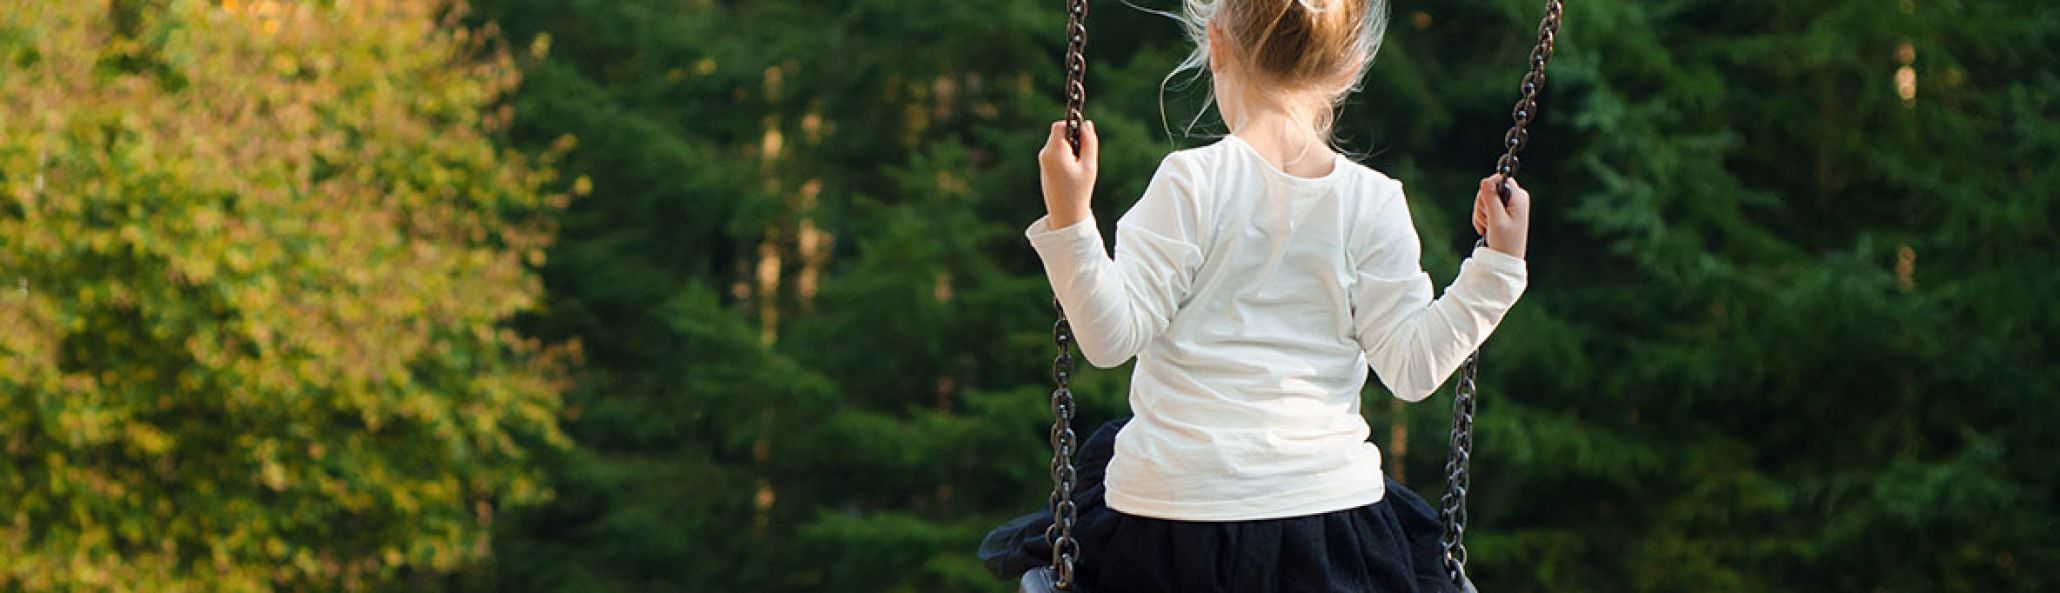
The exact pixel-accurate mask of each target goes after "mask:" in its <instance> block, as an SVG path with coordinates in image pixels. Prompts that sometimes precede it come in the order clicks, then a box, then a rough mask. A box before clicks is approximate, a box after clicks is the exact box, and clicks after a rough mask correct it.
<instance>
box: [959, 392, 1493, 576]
mask: <svg viewBox="0 0 2060 593" xmlns="http://www.w3.org/2000/svg"><path fill="white" fill-rule="evenodd" d="M1128 421H1129V419H1128V418H1122V419H1117V420H1111V421H1109V422H1108V423H1106V424H1103V425H1102V426H1101V427H1100V428H1098V429H1096V430H1095V431H1094V434H1093V435H1092V436H1089V437H1088V438H1087V441H1085V442H1083V443H1082V444H1081V448H1080V463H1079V472H1080V480H1079V486H1078V487H1077V488H1076V489H1075V491H1074V493H1073V497H1074V498H1073V500H1074V504H1076V505H1078V506H1079V521H1078V522H1077V523H1076V524H1075V525H1074V531H1073V537H1074V538H1075V539H1077V540H1079V542H1080V555H1081V559H1080V562H1079V564H1076V565H1075V572H1076V579H1075V580H1076V581H1077V586H1076V587H1075V590H1076V591H1083V592H1086V593H1159V592H1165V593H1176V592H1177V593H1229V592H1233V591H1234V592H1237V593H1446V592H1449V591H1455V590H1456V588H1454V587H1452V586H1451V585H1450V584H1449V583H1448V582H1447V580H1446V578H1445V573H1444V568H1443V566H1442V559H1443V557H1444V551H1443V549H1442V548H1441V547H1439V545H1438V537H1439V535H1440V534H1441V532H1442V529H1443V528H1442V527H1441V526H1440V525H1439V523H1438V515H1437V510H1436V509H1435V508H1433V507H1432V506H1431V505H1430V503H1428V502H1425V501H1424V499H1423V498H1422V497H1420V496H1417V495H1416V493H1415V492H1412V491H1410V490H1409V489H1408V488H1407V487H1404V486H1403V485H1402V484H1401V483H1399V482H1396V481H1395V480H1394V479H1393V478H1389V479H1388V490H1387V496H1385V497H1383V498H1382V499H1381V500H1380V502H1376V503H1373V504H1370V505H1366V506H1362V507H1355V508H1350V509H1343V510H1339V511H1333V512H1329V513H1321V514H1315V515H1305V516H1300V517H1286V518H1280V519H1264V520H1257V521H1172V520H1166V519H1155V518H1150V517H1139V516H1135V515H1127V514H1124V513H1122V512H1119V511H1116V510H1115V509H1111V508H1109V507H1108V506H1107V505H1106V504H1104V503H1103V502H1102V494H1103V492H1104V490H1105V487H1104V485H1103V476H1104V474H1105V472H1106V470H1107V468H1108V465H1109V457H1110V456H1111V455H1113V454H1114V452H1115V442H1116V432H1117V431H1118V430H1119V429H1121V428H1122V427H1123V424H1124V423H1126V422H1128ZM1048 507H1049V505H1047V508H1046V509H1044V510H1043V511H1040V512H1037V513H1031V514H1028V515H1024V516H1021V517H1017V518H1016V519H1014V520H1011V521H1009V522H1008V523H1005V524H1002V525H1001V526H1000V527H996V528H995V529H994V530H993V531H991V532H989V533H988V534H987V537H986V539H985V540H984V541H982V542H981V543H980V559H981V560H982V561H983V562H985V563H986V565H987V568H988V570H989V571H991V572H993V573H994V574H995V576H997V577H1000V578H1004V579H1015V578H1018V577H1020V576H1022V574H1023V573H1024V572H1027V571H1029V570H1031V569H1035V568H1039V567H1043V566H1045V565H1047V564H1050V562H1051V542H1049V541H1047V540H1046V539H1045V536H1044V531H1045V528H1046V527H1047V526H1049V525H1050V524H1051V510H1050V509H1049V508H1048Z"/></svg>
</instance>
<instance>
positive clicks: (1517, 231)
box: [1473, 174, 1531, 259]
mask: <svg viewBox="0 0 2060 593" xmlns="http://www.w3.org/2000/svg"><path fill="white" fill-rule="evenodd" d="M1502 183H1503V182H1502V175H1501V174H1495V175H1489V176H1487V177H1485V178H1482V179H1481V190H1480V192H1479V193H1476V194H1474V197H1473V230H1474V232H1477V233H1480V234H1481V237H1482V238H1484V239H1487V240H1488V248H1489V249H1493V250H1496V251H1500V252H1503V253H1506V254H1509V255H1511V256H1514V257H1516V258H1517V259H1523V257H1524V244H1525V243H1528V242H1530V237H1531V192H1528V191H1524V188H1523V186H1521V185H1517V184H1516V181H1515V180H1511V181H1509V203H1508V204H1504V203H1502V197H1501V192H1500V191H1497V190H1496V186H1499V185H1502Z"/></svg>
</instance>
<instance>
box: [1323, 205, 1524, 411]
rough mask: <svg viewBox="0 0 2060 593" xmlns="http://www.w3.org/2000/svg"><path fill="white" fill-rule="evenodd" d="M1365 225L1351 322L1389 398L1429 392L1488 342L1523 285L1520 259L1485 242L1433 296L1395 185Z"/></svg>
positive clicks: (1419, 396)
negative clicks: (1368, 230) (1366, 235)
mask: <svg viewBox="0 0 2060 593" xmlns="http://www.w3.org/2000/svg"><path fill="white" fill-rule="evenodd" d="M1378 210H1382V211H1383V212H1382V213H1381V214H1380V215H1379V216H1377V217H1376V218H1375V220H1374V221H1371V222H1370V223H1369V224H1368V227H1369V228H1371V229H1373V230H1374V233H1373V234H1372V235H1373V237H1372V239H1371V240H1370V241H1368V243H1370V247H1369V248H1367V249H1365V250H1364V251H1363V252H1361V253H1360V254H1358V255H1359V261H1358V263H1357V268H1358V269H1357V272H1356V282H1355V285H1354V288H1353V290H1352V295H1351V299H1352V308H1353V313H1352V315H1353V325H1354V326H1355V327H1354V329H1355V330H1356V333H1357V337H1358V339H1359V345H1360V347H1361V348H1363V349H1365V351H1366V359H1367V362H1368V364H1370V365H1372V367H1373V370H1374V373H1375V374H1376V375H1378V376H1379V377H1380V380H1381V383H1382V384H1384V385H1386V386H1387V387H1388V391H1390V392H1393V393H1394V394H1395V397H1398V398H1401V399H1403V400H1406V401H1412V402H1413V401H1419V400H1422V399H1424V398H1425V397H1429V396H1430V394H1431V392H1433V391H1436V390H1437V388H1438V386H1439V385H1441V384H1443V383H1444V382H1445V379H1447V378H1449V377H1451V376H1452V372H1453V371H1455V370H1458V368H1459V365H1460V364H1461V363H1463V362H1465V361H1466V357H1467V355H1468V354H1471V353H1472V352H1473V351H1474V349H1475V348H1479V347H1480V345H1481V343H1482V342H1485V341H1487V339H1488V334H1489V333H1492V332H1493V331H1495V326H1496V324H1498V323H1501V321H1502V317H1503V314H1505V313H1507V312H1509V308H1510V307H1511V306H1513V305H1515V304H1516V300H1517V297H1518V296H1521V295H1522V294H1523V291H1524V286H1525V283H1526V280H1527V278H1526V273H1527V271H1526V269H1525V265H1524V260H1522V259H1518V258H1516V257H1514V256H1511V255H1509V254H1506V253H1502V252H1500V251H1495V250H1493V249H1489V248H1487V247H1485V246H1483V247H1476V248H1474V250H1473V256H1472V257H1470V258H1468V259H1467V260H1466V261H1465V262H1464V263H1461V264H1460V266H1459V276H1458V277H1457V278H1455V279H1453V281H1452V286H1451V287H1449V288H1447V289H1446V290H1445V294H1444V296H1442V297H1439V298H1437V299H1436V300H1432V299H1431V279H1430V275H1429V274H1426V273H1424V271H1423V267H1422V256H1423V246H1422V243H1421V241H1420V240H1419V239H1418V238H1417V235H1416V226H1415V224H1414V223H1413V222H1411V220H1410V217H1409V206H1408V203H1407V202H1406V201H1405V200H1403V199H1402V197H1401V195H1400V190H1399V187H1398V188H1397V191H1396V195H1394V196H1393V197H1392V198H1391V199H1389V200H1387V205H1385V206H1384V207H1383V208H1379V209H1378Z"/></svg>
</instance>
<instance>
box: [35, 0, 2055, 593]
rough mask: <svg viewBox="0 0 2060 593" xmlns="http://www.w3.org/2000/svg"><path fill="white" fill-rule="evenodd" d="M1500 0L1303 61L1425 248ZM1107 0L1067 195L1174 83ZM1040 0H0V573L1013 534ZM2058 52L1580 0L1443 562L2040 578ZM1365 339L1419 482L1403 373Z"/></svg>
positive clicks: (741, 560) (1038, 355) (719, 557)
mask: <svg viewBox="0 0 2060 593" xmlns="http://www.w3.org/2000/svg"><path fill="white" fill-rule="evenodd" d="M1139 3H1140V4H1143V5H1145V6H1149V7H1154V8H1162V9H1163V8H1171V7H1172V0H1139ZM1540 4H1542V3H1539V2H1535V1H1533V0H1455V1H1447V2H1431V1H1428V0H1396V1H1395V2H1394V3H1393V4H1392V15H1393V22H1392V24H1391V26H1390V27H1389V29H1388V36H1387V43H1386V45H1385V47H1384V48H1383V50H1382V53H1381V55H1380V57H1379V60H1378V61H1377V62H1376V64H1375V66H1374V68H1373V71H1372V73H1371V74H1370V76H1369V79H1368V80H1367V82H1366V88H1365V91H1364V92H1363V93H1361V94H1359V95H1358V96H1357V97H1356V98H1355V99H1354V100H1353V101H1352V102H1351V104H1350V105H1349V106H1347V108H1346V109H1345V113H1344V114H1343V115H1342V117H1341V118H1340V132H1341V134H1342V135H1343V136H1344V138H1345V141H1346V144H1347V145H1348V146H1349V147H1351V148H1352V149H1353V150H1354V151H1356V152H1358V153H1359V154H1358V155H1357V156H1358V158H1359V160H1361V161H1362V162H1365V163H1367V164H1369V165H1371V166H1374V167H1376V168H1378V169H1381V170H1383V171H1386V172H1388V173H1390V174H1392V175H1394V176H1396V177H1398V178H1401V179H1404V180H1406V181H1407V182H1408V184H1409V187H1410V189H1411V192H1412V211H1413V213H1414V218H1415V220H1416V223H1417V224H1418V225H1419V227H1420V229H1419V230H1420V231H1421V233H1422V236H1423V238H1424V241H1425V261H1424V265H1425V266H1426V268H1427V269H1428V270H1430V271H1431V272H1432V274H1433V276H1434V277H1436V278H1437V279H1438V280H1439V281H1440V282H1441V283H1442V282H1443V281H1446V280H1449V279H1450V277H1451V275H1452V273H1453V272H1454V271H1455V270H1456V268H1457V265H1458V263H1459V262H1458V257H1460V255H1461V254H1462V253H1463V251H1462V249H1463V248H1464V247H1465V246H1466V245H1468V244H1469V242H1470V240H1471V234H1470V230H1469V229H1468V228H1467V224H1466V210H1465V209H1466V208H1467V206H1468V203H1469V200H1468V198H1469V197H1470V188H1471V187H1472V183H1473V180H1475V179H1477V178H1478V177H1479V176H1481V175H1482V174H1485V173H1486V172H1487V170H1488V168H1489V166H1490V165H1491V164H1492V160H1493V158H1494V155H1495V153H1496V148H1497V140H1498V139H1499V138H1500V135H1501V132H1502V129H1503V128H1504V127H1505V126H1506V125H1507V121H1508V117H1509V115H1508V106H1509V103H1510V101H1511V100H1512V99H1513V98H1514V93H1515V90H1516V89H1515V86H1516V80H1517V78H1518V76H1519V75H1520V74H1521V71H1522V68H1523V63H1522V61H1523V56H1524V53H1525V52H1526V51H1527V48H1528V47H1529V44H1530V43H1531V42H1532V40H1533V32H1534V27H1535V26H1536V19H1537V17H1538V12H1537V11H1538V10H1539V8H1540V6H1539V5H1540ZM1094 7H1095V8H1094V11H1093V14H1092V16H1091V18H1090V29H1091V40H1092V41H1091V42H1090V44H1089V47H1088V51H1089V54H1090V63H1091V67H1090V70H1089V72H1090V75H1089V89H1090V96H1091V99H1090V103H1089V110H1090V115H1091V117H1093V118H1094V119H1095V120H1096V121H1097V127H1098V128H1099V129H1100V130H1101V131H1102V133H1103V135H1104V144H1105V150H1104V163H1103V175H1102V179H1103V184H1102V188H1101V192H1100V193H1099V195H1098V198H1097V208H1098V211H1099V212H1100V219H1101V220H1102V221H1103V226H1104V230H1107V228H1108V227H1109V225H1110V224H1112V222H1113V221H1114V220H1115V219H1116V218H1117V216H1119V215H1120V213H1121V212H1122V211H1123V210H1124V209H1125V208H1126V207H1127V206H1128V205H1129V203H1130V202H1131V201H1132V200H1134V199H1135V196H1136V195H1137V194H1138V192H1139V191H1141V189H1142V186H1143V184H1144V182H1145V180H1146V178H1147V177H1148V175H1149V174H1150V172H1151V169H1152V167H1153V166H1155V165H1156V163H1157V162H1158V160H1159V159H1160V157H1162V156H1163V155H1164V154H1165V153H1166V152H1167V151H1169V150H1172V149H1175V148H1178V147H1182V146H1191V145H1195V144H1198V143H1205V142H1209V141H1211V136H1210V135H1211V134H1215V133H1219V132H1220V131H1221V130H1220V125H1211V122H1210V120H1211V119H1212V118H1210V117H1204V118H1203V122H1204V123H1203V124H1202V125H1201V126H1199V127H1198V128H1196V130H1195V132H1196V133H1195V134H1193V135H1187V134H1183V133H1182V127H1183V126H1182V124H1183V122H1185V121H1186V120H1187V119H1188V118H1189V117H1190V116H1192V115H1193V114H1194V113H1195V111H1196V109H1197V108H1198V102H1197V95H1196V93H1195V92H1194V89H1188V90H1185V91H1183V90H1181V89H1179V88H1175V89H1173V91H1172V92H1170V93H1168V95H1167V100H1166V102H1165V108H1166V111H1165V117H1164V118H1162V112H1161V105H1160V93H1159V85H1160V81H1161V79H1162V77H1164V76H1165V74H1166V73H1167V72H1168V71H1169V70H1170V69H1171V67H1172V66H1173V64H1174V63H1175V62H1176V61H1177V58H1178V56H1179V55H1181V54H1182V53H1183V52H1184V51H1185V49H1186V48H1185V47H1184V40H1183V39H1181V38H1180V36H1179V35H1178V32H1177V30H1176V28H1175V27H1174V26H1173V25H1172V23H1170V22H1169V21H1166V20H1164V19H1161V18H1159V17H1155V16H1152V15H1149V14H1146V13H1144V12H1141V11H1138V10H1134V9H1132V8H1128V7H1125V6H1123V5H1122V4H1121V3H1118V2H1111V1H1107V0H1097V1H1096V2H1095V4H1094ZM1063 19H1064V15H1063V10H1062V3H1060V2H1056V1H1043V2H1032V1H1030V0H990V1H982V2H946V1H939V0H929V1H922V0H849V1H844V2H802V1H795V0H754V1H750V2H727V1H716V0H473V2H472V4H471V5H470V6H462V5H457V4H452V3H449V2H444V1H433V0H420V1H408V0H320V1H307V2H291V1H279V0H90V1H87V0H82V1H77V2H54V1H46V0H0V590H5V591H15V590H20V591H123V590H129V591H265V590H291V591H380V590H410V591H414V590H437V591H453V592H469V591H566V592H570V591H582V592H589V591H590V592H607V591H652V590H672V591H769V592H780V591H833V592H835V591H851V592H861V591H864V592H871V591H994V592H999V591H1007V590H1011V588H1012V586H1011V585H1010V584H1009V583H1005V582H1001V581H997V580H995V579H993V578H991V577H989V576H988V575H986V574H985V572H984V571H983V570H982V569H981V568H980V566H979V565H978V563H977V562H976V560H975V559H974V557H973V549H974V547H975V545H976V544H977V542H978V541H979V538H980V536H981V535H982V534H983V533H984V532H985V530H986V529H988V528H989V527H991V526H992V525H994V524H995V523H997V522H999V521H1001V520H1003V519H1005V518H1007V517H1009V516H1013V515H1016V514H1021V513H1024V512H1027V511H1029V510H1031V509H1033V508H1035V507H1036V506H1037V505H1038V504H1040V503H1041V501H1042V500H1043V499H1044V496H1045V493H1046V491H1047V489H1048V487H1049V486H1048V484H1047V483H1046V477H1045V469H1044V467H1045V463H1046V461H1045V457H1046V456H1047V455H1048V452H1047V451H1046V450H1045V448H1044V441H1043V436H1042V435H1043V430H1044V427H1045V426H1046V425H1047V423H1048V422H1049V420H1048V414H1049V412H1048V410H1047V408H1046V403H1045V399H1046V396H1047V392H1048V390H1049V387H1048V385H1047V381H1048V372H1047V371H1048V367H1047V365H1048V363H1049V360H1050V356H1051V354H1052V352H1051V347H1050V345H1049V333H1048V332H1049V324H1050V312H1049V310H1048V306H1047V303H1048V299H1049V296H1048V289H1047V287H1046V286H1045V284H1044V281H1043V279H1042V276H1041V273H1040V270H1039V268H1038V267H1037V262H1036V259H1035V257H1034V255H1033V254H1032V253H1031V251H1030V249H1029V247H1028V245H1027V243H1026V242H1025V241H1024V240H1023V239H1022V237H1021V234H1020V233H1021V230H1022V228H1023V227H1024V226H1026V225H1027V224H1028V223H1029V222H1030V221H1031V220H1033V219H1034V218H1035V217H1036V216H1037V215H1038V214H1039V212H1040V211H1041V203H1040V200H1039V198H1038V193H1037V186H1036V175H1035V168H1034V167H1035V166H1034V160H1033V155H1034V153H1035V151H1036V150H1037V148H1038V145H1039V144H1040V142H1041V140H1042V138H1043V135H1044V131H1045V129H1046V128H1045V125H1046V123H1047V122H1049V121H1050V120H1052V119H1055V118H1056V117H1057V116H1058V115H1059V112H1060V108H1059V98H1058V92H1057V90H1058V88H1059V82H1060V81H1059V78H1060V70H1059V66H1058V55H1059V52H1060V48H1061V43H1062V41H1063V39H1062V34H1061V31H1062V24H1063ZM2055 65H2060V7H2056V6H2055V5H2054V4H2053V3H2051V2H2046V1H2044V0H2009V1H1971V0H1896V1H1893V2H1891V1H1885V0H1826V1H1821V2H1784V1H1780V0H1723V1H1719V0H1662V1H1653V0H1581V1H1576V2H1572V3H1570V4H1569V6H1568V8H1567V20H1566V28H1565V30H1564V31H1563V33H1562V36H1561V40H1560V47H1559V53H1558V54H1557V57H1556V58H1555V60H1554V62H1553V64H1552V72H1551V79H1550V80H1551V83H1550V84H1549V85H1548V89H1547V91H1546V93H1545V96H1544V97H1543V99H1542V102H1543V104H1544V107H1543V111H1544V113H1543V117H1542V121H1541V122H1540V123H1539V124H1538V126H1537V127H1536V128H1535V129H1534V140H1533V144H1532V147H1531V148H1530V150H1529V151H1528V152H1527V153H1526V167H1525V168H1524V173H1525V179H1526V185H1527V186H1529V187H1530V188H1532V191H1533V192H1534V194H1535V195H1536V196H1537V199H1538V202H1537V203H1538V206H1537V209H1536V212H1537V213H1536V221H1535V222H1536V226H1537V229H1536V231H1534V233H1533V246H1532V249H1531V256H1530V257H1531V262H1532V263H1531V270H1532V280H1531V288H1530V289H1529V292H1528V293H1527V294H1526V296H1525V299H1524V302H1523V304H1522V305H1521V306H1519V307H1517V309H1516V310H1515V311H1514V312H1513V313H1512V314H1511V316H1510V318H1509V320H1508V321H1507V322H1506V323H1505V325H1504V326H1503V328H1502V329H1501V330H1500V331H1499V332H1498V333H1497V335H1496V337H1495V338H1494V339H1493V340H1492V341H1491V342H1490V345H1489V347H1488V350H1487V354H1486V357H1485V363H1484V367H1483V372H1482V377H1483V384H1484V395H1483V397H1484V402H1483V404H1482V408H1481V417H1480V424H1479V426H1480V428H1479V437H1478V438H1479V445H1478V454H1477V457H1476V459H1475V472H1476V478H1475V485H1476V490H1475V492H1474V495H1473V498H1472V502H1473V516H1474V522H1473V527H1474V529H1473V530H1472V531H1471V532H1470V537H1469V540H1468V541H1469V543H1470V544H1471V547H1472V551H1473V566H1474V570H1473V572H1474V574H1475V576H1476V578H1477V579H1479V580H1480V582H1481V584H1482V586H1483V588H1484V589H1485V590H1489V591H1503V592H1538V591H1625V592H1630V591H1638V592H1671V591H1740V592H1743V591H1753V592H1761V591H1798V592H1800V591H1851V592H1863V591H1864V592H1936V591H2050V590H2053V589H2055V588H2056V587H2060V491H2056V488H2060V464H2056V463H2054V462H2053V460H2052V458H2050V457H2046V456H2047V455H2051V454H2052V452H2053V451H2055V450H2060V431H2056V430H2054V429H2053V428H2052V425H2053V423H2054V422H2056V421H2060V360H2056V353H2055V351H2054V349H2053V348H2054V344H2053V339H2054V338H2053V336H2054V335H2055V334H2056V332H2060V307H2055V306H2054V305H2055V304H2056V303H2060V273H2056V272H2055V270H2056V269H2060V257H2056V254H2060V241H2056V233H2055V232H2054V231H2053V225H2054V224H2055V223H2056V222H2060V221H2056V220H2055V218H2056V215H2060V191H2055V189H2054V188H2055V187H2060V166H2056V163H2060V69H2056V68H2055ZM1169 124H1170V126H1169ZM1169 127H1170V128H1171V130H1172V131H1171V133H1169V131H1168V130H1169ZM1126 380H1127V373H1126V372H1122V371H1090V372H1087V373H1085V374H1084V375H1083V376H1082V377H1081V379H1080V380H1079V381H1078V382H1077V383H1076V385H1077V387H1078V389H1079V392H1080V393H1081V394H1082V395H1083V396H1084V397H1085V398H1086V403H1085V407H1086V411H1085V416H1086V417H1085V418H1083V419H1082V420H1081V422H1080V426H1079V427H1080V429H1081V430H1088V429H1091V428H1092V427H1093V426H1094V425H1095V424H1096V423H1098V422H1100V421H1101V420H1102V419H1106V418H1109V417H1113V416H1119V415H1124V414H1127V410H1126V409H1125V404H1124V392H1125V382H1126ZM1365 397H1366V402H1367V406H1366V412H1367V415H1368V417H1369V419H1370V421H1371V422H1372V423H1373V424H1374V426H1375V434H1376V438H1377V439H1378V440H1379V442H1380V444H1381V445H1382V446H1383V447H1384V448H1385V449H1386V450H1387V452H1388V454H1389V455H1390V457H1391V458H1392V459H1393V460H1394V462H1395V464H1394V467H1393V468H1392V471H1394V472H1396V473H1397V474H1398V477H1400V478H1401V479H1402V480H1403V481H1404V482H1406V483H1408V484H1410V485H1411V486H1412V487H1414V488H1416V489H1418V490H1419V491H1421V492H1424V493H1425V494H1426V495H1428V496H1432V497H1435V496H1436V495H1437V493H1438V491H1439V489H1440V488H1441V487H1442V484H1441V482H1440V480H1439V477H1438V469H1439V465H1440V464H1441V462H1442V459H1443V456H1444V436H1445V428H1446V423H1447V422H1448V420H1449V418H1448V417H1447V411H1446V406H1445V405H1444V404H1445V403H1446V402H1447V401H1449V400H1447V399H1446V397H1448V396H1445V395H1440V396H1438V397H1437V398H1435V399H1433V400H1431V402H1429V403H1427V404H1425V405H1416V406H1407V407H1405V406H1400V405H1397V404H1395V403H1394V402H1395V400H1393V399H1392V398H1388V397H1387V396H1386V394H1385V393H1382V392H1381V391H1380V388H1379V386H1378V384H1377V383H1375V384H1373V385H1371V386H1369V389H1368V392H1367V393H1366V394H1365Z"/></svg>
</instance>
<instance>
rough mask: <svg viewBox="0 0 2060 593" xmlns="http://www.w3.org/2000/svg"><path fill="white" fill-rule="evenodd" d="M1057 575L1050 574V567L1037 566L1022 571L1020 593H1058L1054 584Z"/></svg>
mask: <svg viewBox="0 0 2060 593" xmlns="http://www.w3.org/2000/svg"><path fill="white" fill-rule="evenodd" d="M1057 580H1058V577H1056V576H1053V575H1052V570H1051V567H1049V566H1039V567H1037V568H1032V569H1030V571H1029V572H1025V573H1023V587H1022V593H1058V591H1059V587H1058V585H1057V584H1055V581H1057Z"/></svg>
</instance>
